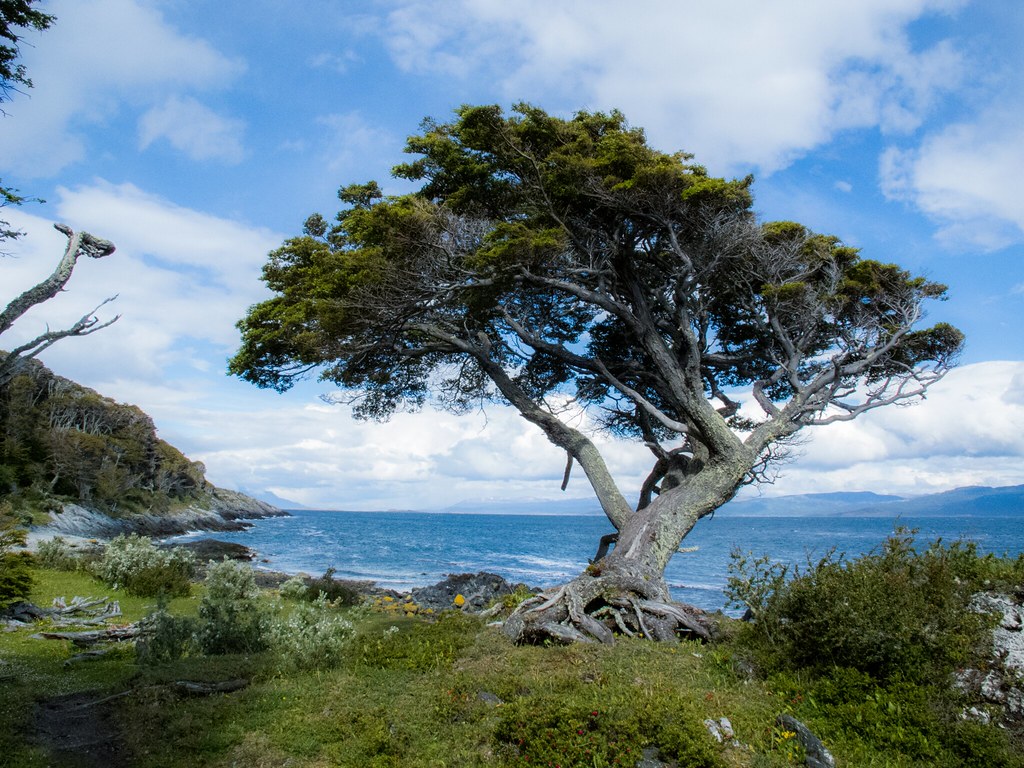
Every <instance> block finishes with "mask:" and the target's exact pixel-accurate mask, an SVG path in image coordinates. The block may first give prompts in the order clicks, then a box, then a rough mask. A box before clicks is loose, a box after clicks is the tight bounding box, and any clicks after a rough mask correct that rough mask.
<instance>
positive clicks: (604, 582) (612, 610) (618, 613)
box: [502, 573, 714, 644]
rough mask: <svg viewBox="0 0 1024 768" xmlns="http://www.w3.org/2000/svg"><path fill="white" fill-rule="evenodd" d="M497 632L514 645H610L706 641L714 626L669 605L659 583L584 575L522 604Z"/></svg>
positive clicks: (701, 615) (688, 609) (697, 613)
mask: <svg viewBox="0 0 1024 768" xmlns="http://www.w3.org/2000/svg"><path fill="white" fill-rule="evenodd" d="M502 631H503V632H504V633H505V635H506V636H507V637H509V638H510V639H511V640H512V641H513V642H515V643H517V644H538V643H544V642H555V643H561V644H569V643H574V642H582V643H589V642H600V643H606V644H611V643H614V642H615V636H616V635H620V636H621V635H625V636H627V637H644V638H648V639H650V640H659V641H675V640H677V639H679V637H692V638H697V639H700V640H704V641H708V640H710V639H711V636H712V633H713V631H714V622H713V620H712V619H711V618H710V617H709V616H708V615H707V614H706V613H705V612H704V611H702V610H700V609H699V608H695V607H693V606H687V605H681V604H679V603H673V602H671V601H670V600H668V599H667V590H666V589H665V588H664V583H663V582H661V583H651V582H649V581H645V580H643V579H638V578H636V577H633V576H627V575H622V574H615V573H603V574H599V575H592V574H589V573H586V574H583V575H581V576H579V577H577V578H576V579H574V580H573V581H571V582H569V583H568V584H563V585H562V586H560V587H555V588H553V589H550V590H547V591H546V592H542V593H541V594H539V595H536V596H534V597H531V598H530V599H528V600H526V601H524V602H523V603H521V604H520V605H519V607H518V608H516V610H515V611H514V612H513V613H512V615H511V616H509V618H508V619H506V621H505V624H504V627H503V628H502Z"/></svg>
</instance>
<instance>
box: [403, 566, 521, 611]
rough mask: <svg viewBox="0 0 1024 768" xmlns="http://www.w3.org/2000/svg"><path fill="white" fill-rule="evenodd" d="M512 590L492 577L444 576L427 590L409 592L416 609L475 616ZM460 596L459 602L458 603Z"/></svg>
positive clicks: (464, 574) (495, 575)
mask: <svg viewBox="0 0 1024 768" xmlns="http://www.w3.org/2000/svg"><path fill="white" fill-rule="evenodd" d="M513 591H514V588H513V586H512V585H511V584H509V583H508V582H507V581H505V579H503V578H502V577H501V576H499V575H497V574H496V573H486V572H484V571H481V572H480V573H459V574H452V575H450V576H448V578H446V579H445V580H444V581H440V582H438V583H437V584H434V585H433V586H430V587H418V588H416V589H414V590H412V591H411V592H410V595H411V597H412V599H413V602H415V603H416V604H417V605H419V606H420V607H422V608H431V609H433V610H434V611H446V610H448V609H451V608H460V609H461V610H463V611H468V612H473V613H475V612H479V611H483V610H485V609H486V608H487V607H488V606H489V605H490V604H491V603H492V602H494V601H495V600H496V599H497V598H499V597H501V596H503V595H510V594H512V592H513ZM460 596H461V598H462V599H461V600H459V598H460Z"/></svg>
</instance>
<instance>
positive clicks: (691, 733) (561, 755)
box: [494, 692, 722, 768]
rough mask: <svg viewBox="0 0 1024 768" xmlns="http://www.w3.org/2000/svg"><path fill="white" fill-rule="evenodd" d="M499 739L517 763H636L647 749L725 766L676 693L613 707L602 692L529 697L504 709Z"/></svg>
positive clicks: (704, 767) (696, 767) (565, 766)
mask: <svg viewBox="0 0 1024 768" xmlns="http://www.w3.org/2000/svg"><path fill="white" fill-rule="evenodd" d="M494 739H495V742H496V745H497V747H498V749H499V751H500V752H501V753H503V754H504V755H505V757H506V758H507V760H508V764H509V765H514V766H535V765H543V766H561V768H575V767H576V766H579V767H580V768H583V767H584V766H586V767H587V768H589V767H590V766H595V765H602V766H615V765H622V766H635V765H636V764H637V763H638V762H639V761H640V760H641V758H642V756H643V750H644V749H645V748H647V747H653V748H655V749H657V754H658V758H659V759H660V760H670V761H673V763H675V764H677V765H680V766H684V765H685V766H687V767H688V768H713V767H714V766H720V765H722V763H721V759H720V758H719V756H718V750H717V749H716V748H715V746H714V745H713V744H712V741H711V737H710V736H709V735H708V733H707V731H705V730H704V728H703V726H702V725H701V724H700V722H699V720H698V718H697V717H696V716H695V715H694V714H693V713H692V712H691V711H690V708H689V707H688V706H687V705H686V703H685V702H683V701H680V700H678V699H677V698H676V697H673V696H664V697H660V698H659V699H657V700H655V701H653V702H652V701H645V702H636V703H635V704H634V705H632V706H628V707H626V706H619V707H616V708H614V709H611V710H609V709H606V708H605V707H604V706H602V702H601V696H600V693H599V692H598V693H596V694H590V695H585V696H580V697H570V696H567V695H565V694H561V695H543V696H528V697H523V698H520V699H517V700H515V701H513V702H511V703H509V704H507V705H505V706H504V707H502V710H501V718H500V720H499V722H498V725H497V727H496V728H495V730H494Z"/></svg>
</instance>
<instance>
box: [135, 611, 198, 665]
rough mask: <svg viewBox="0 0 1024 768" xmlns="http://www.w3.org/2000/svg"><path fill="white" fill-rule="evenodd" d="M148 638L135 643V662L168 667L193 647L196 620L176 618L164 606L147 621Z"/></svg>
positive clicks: (186, 617) (148, 616)
mask: <svg viewBox="0 0 1024 768" xmlns="http://www.w3.org/2000/svg"><path fill="white" fill-rule="evenodd" d="M145 624H146V628H147V630H148V633H147V636H146V637H145V639H143V640H139V641H138V642H136V644H135V655H136V659H137V660H138V661H139V663H140V664H165V663H167V662H170V661H177V660H178V659H180V658H182V657H183V656H185V655H186V654H187V653H188V652H189V650H190V649H191V648H192V646H193V643H194V638H195V633H196V620H195V618H193V617H190V616H176V615H174V614H172V613H171V612H170V611H168V610H167V606H166V605H165V604H161V605H159V606H158V607H157V609H156V610H155V611H153V612H152V613H150V614H148V615H147V616H146V618H145Z"/></svg>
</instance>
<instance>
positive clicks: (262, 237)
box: [3, 182, 282, 386]
mask: <svg viewBox="0 0 1024 768" xmlns="http://www.w3.org/2000/svg"><path fill="white" fill-rule="evenodd" d="M59 194H60V200H59V202H58V204H57V210H58V212H59V216H60V218H61V220H62V221H65V222H67V223H68V224H70V225H71V226H72V227H73V228H75V229H86V230H87V231H90V232H92V233H93V234H95V235H97V236H100V237H104V238H107V239H109V240H111V241H113V242H114V243H115V245H116V246H117V251H115V253H114V254H112V255H111V256H108V257H106V258H104V259H102V260H100V261H93V260H91V259H85V260H82V261H81V262H80V263H79V266H78V268H77V269H76V271H75V274H74V275H73V277H72V280H71V281H70V282H69V284H68V290H67V291H66V292H64V293H62V294H61V295H60V296H58V297H57V298H56V299H54V300H52V301H49V302H46V303H45V304H44V305H42V306H40V307H38V308H36V309H35V310H33V311H32V312H31V313H29V314H27V315H26V316H25V317H24V318H23V319H22V320H21V321H20V322H19V323H18V325H17V326H15V329H13V330H12V333H16V334H20V335H22V336H24V337H26V338H27V337H30V336H32V335H35V334H36V333H39V332H40V330H41V329H44V328H45V327H46V325H47V324H48V323H49V324H53V325H56V324H61V325H67V324H68V323H69V322H71V321H73V320H74V319H77V318H78V317H80V316H81V315H82V313H83V312H85V311H86V310H88V309H89V308H91V307H92V306H94V305H95V304H97V303H98V302H99V301H101V300H102V299H104V298H106V297H108V296H113V295H115V294H116V295H117V296H118V298H117V301H116V302H114V303H113V304H111V305H108V306H107V307H105V308H104V310H105V311H106V312H109V313H110V314H113V313H114V312H117V313H119V314H121V315H122V319H121V320H120V321H119V322H117V323H115V324H114V325H113V326H112V327H110V328H108V329H106V330H105V331H104V332H103V333H100V334H95V335H93V336H90V337H88V338H86V339H79V340H73V341H67V342H65V343H64V344H61V345H57V346H55V347H54V348H53V349H52V350H51V351H50V353H49V354H48V355H47V358H46V359H47V360H48V361H50V362H52V363H54V364H59V365H61V366H62V367H66V368H67V370H68V372H67V374H66V375H80V376H83V377H85V378H86V380H90V381H92V382H93V384H92V385H93V386H98V385H99V384H100V383H102V382H106V381H109V380H110V379H112V378H114V377H115V376H116V375H117V374H120V375H122V376H124V375H134V376H135V377H136V378H138V379H140V380H142V381H146V380H160V379H167V378H168V377H172V373H171V371H172V369H173V367H174V366H177V365H180V366H181V367H182V368H183V369H184V370H186V371H187V370H202V369H204V368H216V369H221V370H222V369H223V367H224V362H223V361H224V357H225V356H226V355H227V354H228V352H229V351H230V350H231V349H232V348H233V346H234V345H235V343H236V341H237V334H236V331H235V329H234V323H235V322H236V320H237V319H238V318H239V317H241V316H242V314H243V313H244V312H245V309H246V307H247V306H249V305H250V304H251V303H253V302H255V301H257V300H258V299H259V298H260V297H262V295H263V293H262V290H263V289H262V285H261V283H260V282H259V270H260V267H261V266H262V264H263V262H264V261H265V258H266V254H267V252H268V251H269V250H271V249H272V248H274V247H276V246H277V245H278V244H280V242H281V239H282V238H281V237H280V236H279V235H276V234H274V233H271V232H270V231H268V230H265V229H261V228H257V227H251V226H247V225H245V224H242V223H239V222H235V221H230V220H226V219H220V218H216V217H213V216H210V215H207V214H203V213H199V212H197V211H193V210H190V209H188V208H183V207H181V206H177V205H174V204H172V203H170V202H168V201H166V200H162V199H161V198H158V197H155V196H153V195H149V194H146V193H144V192H143V191H141V190H140V189H138V188H137V187H134V186H132V185H130V184H123V185H112V184H108V183H105V182H96V183H95V184H94V185H91V186H83V187H77V188H75V189H61V190H59ZM9 218H10V219H11V221H12V223H14V224H15V225H16V226H18V227H19V228H20V229H22V230H24V231H25V232H26V233H27V236H26V237H25V238H24V239H23V240H21V241H18V243H17V244H16V245H15V247H13V248H12V249H11V250H13V251H15V253H16V258H12V259H9V260H6V261H5V263H4V265H3V266H4V288H5V294H6V293H7V291H8V290H10V291H11V293H13V292H14V290H23V289H24V288H26V287H28V286H30V285H33V284H35V282H37V281H38V280H40V279H41V278H42V277H44V276H45V275H47V274H49V271H50V270H52V268H53V265H54V264H56V261H57V260H58V259H59V257H60V254H61V253H62V252H63V248H64V244H65V243H66V240H65V238H64V237H63V236H62V235H60V234H59V233H57V232H55V231H54V230H53V229H52V226H51V222H49V221H46V220H44V219H41V218H38V217H35V216H31V215H28V214H26V213H25V212H24V211H20V210H15V211H11V212H10V215H9ZM115 372H116V373H115Z"/></svg>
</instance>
